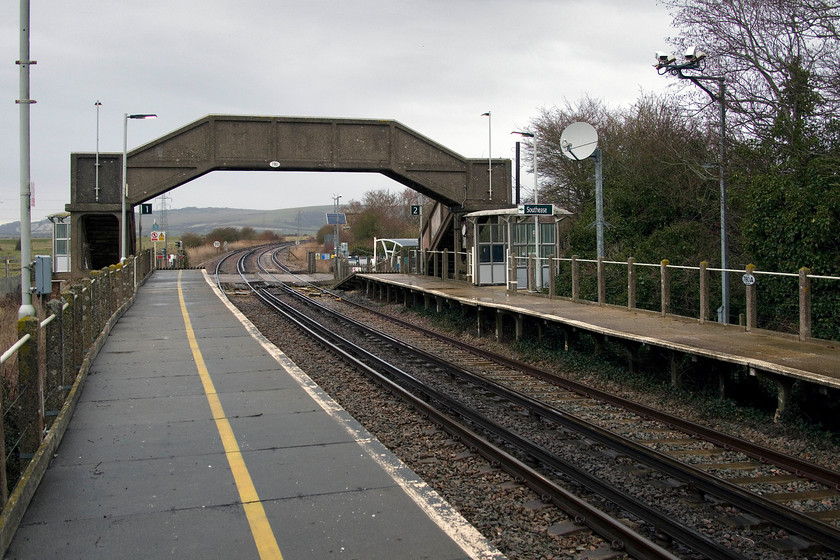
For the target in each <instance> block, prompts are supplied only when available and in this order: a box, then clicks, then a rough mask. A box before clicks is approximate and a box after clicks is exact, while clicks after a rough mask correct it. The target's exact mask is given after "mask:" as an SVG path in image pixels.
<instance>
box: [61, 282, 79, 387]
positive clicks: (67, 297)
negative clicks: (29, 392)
mask: <svg viewBox="0 0 840 560" xmlns="http://www.w3.org/2000/svg"><path fill="white" fill-rule="evenodd" d="M65 305H66V307H65ZM75 307H76V295H75V294H74V293H73V292H72V291H70V290H68V291H67V292H65V294H64V301H63V304H62V309H63V311H62V312H61V313H62V315H63V317H62V321H61V327H62V328H63V329H64V332H63V333H62V337H63V338H64V370H63V371H62V372H61V390H62V394H66V392H67V391H69V386H70V384H71V383H70V381H69V380H71V379H75V378H76V368H75V366H76V362H75V360H76V349H75V348H74V347H73V345H74V344H75V340H76V326H75V325H76V323H75V321H76V317H75Z"/></svg>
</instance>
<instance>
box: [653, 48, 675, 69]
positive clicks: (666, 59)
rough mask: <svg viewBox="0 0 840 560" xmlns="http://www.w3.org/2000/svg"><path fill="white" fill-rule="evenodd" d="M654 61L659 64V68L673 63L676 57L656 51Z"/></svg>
mask: <svg viewBox="0 0 840 560" xmlns="http://www.w3.org/2000/svg"><path fill="white" fill-rule="evenodd" d="M656 60H657V61H658V62H659V65H660V66H666V65H668V64H671V63H672V62H674V61H675V60H676V57H675V56H674V55H672V54H670V53H666V52H663V51H656Z"/></svg>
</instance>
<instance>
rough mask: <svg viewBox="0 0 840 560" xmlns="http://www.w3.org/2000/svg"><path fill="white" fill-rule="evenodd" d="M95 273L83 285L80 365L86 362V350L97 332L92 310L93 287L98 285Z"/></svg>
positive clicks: (92, 272)
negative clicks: (82, 334) (92, 333)
mask: <svg viewBox="0 0 840 560" xmlns="http://www.w3.org/2000/svg"><path fill="white" fill-rule="evenodd" d="M94 272H95V271H93V270H92V271H91V278H90V280H89V281H85V282H84V283H83V285H82V294H81V295H82V298H81V299H82V305H81V306H80V307H81V318H82V322H81V331H82V333H84V336H83V337H82V341H81V344H80V351H81V353H82V359H80V360H79V365H81V364H82V360H84V354H85V348H87V347H88V346H90V344H91V342H92V340H93V339H92V338H91V332H92V331H94V330H95V328H94V325H93V323H94V318H93V309H92V307H91V306H92V302H93V298H92V297H91V296H92V293H93V287H94V286H95V285H96V284H97V283H98V281H97V279H96V276H94Z"/></svg>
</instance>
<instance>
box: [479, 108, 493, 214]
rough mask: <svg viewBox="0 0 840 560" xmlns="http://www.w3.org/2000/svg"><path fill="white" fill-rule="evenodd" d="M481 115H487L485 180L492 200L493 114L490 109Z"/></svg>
mask: <svg viewBox="0 0 840 560" xmlns="http://www.w3.org/2000/svg"><path fill="white" fill-rule="evenodd" d="M481 116H482V117H487V181H488V183H489V185H490V190H489V193H490V200H493V156H492V152H493V124H492V123H493V116H492V115H491V114H490V111H487V112H486V113H481Z"/></svg>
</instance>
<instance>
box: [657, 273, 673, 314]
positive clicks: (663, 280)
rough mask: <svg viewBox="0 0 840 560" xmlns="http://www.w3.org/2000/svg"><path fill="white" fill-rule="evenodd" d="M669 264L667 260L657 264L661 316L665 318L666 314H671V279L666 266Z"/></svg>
mask: <svg viewBox="0 0 840 560" xmlns="http://www.w3.org/2000/svg"><path fill="white" fill-rule="evenodd" d="M669 264H671V261H669V260H668V259H662V262H660V263H659V277H660V286H661V288H662V289H661V294H660V295H661V300H662V303H661V307H662V316H663V317H665V316H666V315H667V314H668V313H670V312H671V278H670V271H669V270H668V265H669Z"/></svg>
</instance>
